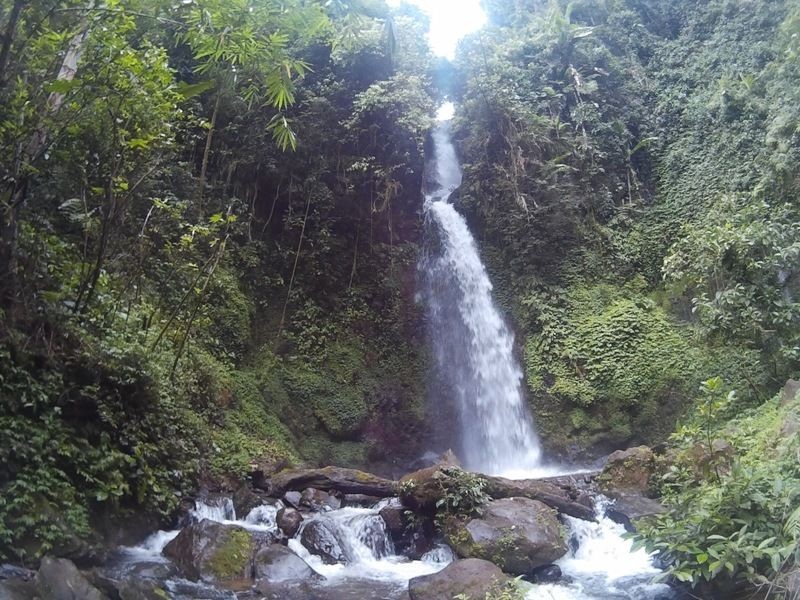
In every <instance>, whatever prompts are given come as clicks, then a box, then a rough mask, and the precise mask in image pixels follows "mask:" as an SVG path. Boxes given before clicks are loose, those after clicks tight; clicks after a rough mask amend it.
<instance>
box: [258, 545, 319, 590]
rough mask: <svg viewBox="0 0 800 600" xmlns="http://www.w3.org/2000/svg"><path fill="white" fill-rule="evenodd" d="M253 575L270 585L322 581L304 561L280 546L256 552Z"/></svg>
mask: <svg viewBox="0 0 800 600" xmlns="http://www.w3.org/2000/svg"><path fill="white" fill-rule="evenodd" d="M253 575H254V578H255V579H256V580H257V581H261V580H266V581H268V582H270V583H283V582H285V581H308V582H316V581H321V580H322V579H323V577H322V576H320V575H318V574H317V573H316V572H315V571H314V569H312V568H311V567H310V566H309V565H308V563H307V562H306V561H304V560H303V559H302V558H300V557H299V556H297V554H295V553H294V552H292V551H291V550H289V548H287V547H286V546H282V545H280V544H270V545H269V546H267V547H265V548H262V549H261V550H259V551H258V552H256V555H255V557H254V558H253Z"/></svg>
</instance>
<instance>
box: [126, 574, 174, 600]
mask: <svg viewBox="0 0 800 600" xmlns="http://www.w3.org/2000/svg"><path fill="white" fill-rule="evenodd" d="M117 591H118V594H119V597H120V600H164V598H169V595H168V594H167V590H166V589H165V587H164V584H163V583H162V582H160V581H156V580H154V579H136V578H134V577H129V578H127V579H125V581H123V582H121V583H120V585H119V587H118V588H117Z"/></svg>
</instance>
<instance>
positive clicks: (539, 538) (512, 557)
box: [445, 498, 567, 575]
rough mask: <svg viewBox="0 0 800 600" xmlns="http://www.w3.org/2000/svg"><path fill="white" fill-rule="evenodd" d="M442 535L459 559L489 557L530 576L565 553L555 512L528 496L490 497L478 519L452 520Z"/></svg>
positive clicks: (505, 566) (564, 542)
mask: <svg viewBox="0 0 800 600" xmlns="http://www.w3.org/2000/svg"><path fill="white" fill-rule="evenodd" d="M445 538H446V539H447V542H448V543H449V544H450V546H452V548H453V549H454V550H455V551H456V553H457V554H458V555H459V556H461V557H462V558H483V559H486V560H490V561H492V562H493V563H495V564H496V565H497V566H499V567H500V568H502V569H503V570H504V571H506V572H508V573H512V574H514V575H530V574H531V573H533V572H534V570H535V569H537V568H538V567H541V566H543V565H546V564H548V563H552V562H553V561H554V560H556V559H558V558H560V557H561V556H563V555H564V554H566V552H567V543H566V539H565V537H564V532H563V528H562V527H561V524H560V523H559V522H558V516H557V513H556V511H555V510H553V509H552V508H550V507H548V506H546V505H545V504H543V503H542V502H539V501H538V500H530V499H528V498H504V499H502V500H493V501H492V502H489V503H488V504H487V505H486V509H485V512H484V515H483V516H482V517H481V518H477V519H471V520H469V521H454V522H451V523H450V524H449V525H448V527H447V528H446V531H445Z"/></svg>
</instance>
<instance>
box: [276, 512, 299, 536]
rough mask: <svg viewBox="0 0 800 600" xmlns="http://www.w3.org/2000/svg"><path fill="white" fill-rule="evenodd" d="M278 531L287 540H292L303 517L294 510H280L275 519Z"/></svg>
mask: <svg viewBox="0 0 800 600" xmlns="http://www.w3.org/2000/svg"><path fill="white" fill-rule="evenodd" d="M275 519H276V521H277V522H278V529H280V530H281V531H282V532H283V534H284V535H285V536H286V537H287V538H293V537H294V535H295V534H296V533H297V531H298V529H300V525H301V524H302V522H303V515H302V514H300V511H299V510H296V509H294V508H282V509H280V510H279V511H278V514H277V516H276V517H275Z"/></svg>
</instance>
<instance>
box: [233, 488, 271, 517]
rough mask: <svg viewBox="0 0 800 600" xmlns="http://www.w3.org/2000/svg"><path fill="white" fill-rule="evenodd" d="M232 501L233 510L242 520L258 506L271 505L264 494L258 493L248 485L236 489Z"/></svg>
mask: <svg viewBox="0 0 800 600" xmlns="http://www.w3.org/2000/svg"><path fill="white" fill-rule="evenodd" d="M232 500H233V508H234V510H235V511H236V514H237V515H238V516H239V517H240V518H241V517H245V516H247V515H248V514H249V513H250V511H251V510H253V509H254V508H256V507H257V506H261V505H262V504H267V503H269V499H268V498H267V497H266V495H265V494H264V493H263V492H260V493H259V492H256V491H255V490H253V488H251V487H250V486H249V485H247V484H246V483H243V484H242V485H240V486H239V487H238V488H237V489H236V491H235V492H234V493H233V498H232Z"/></svg>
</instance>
